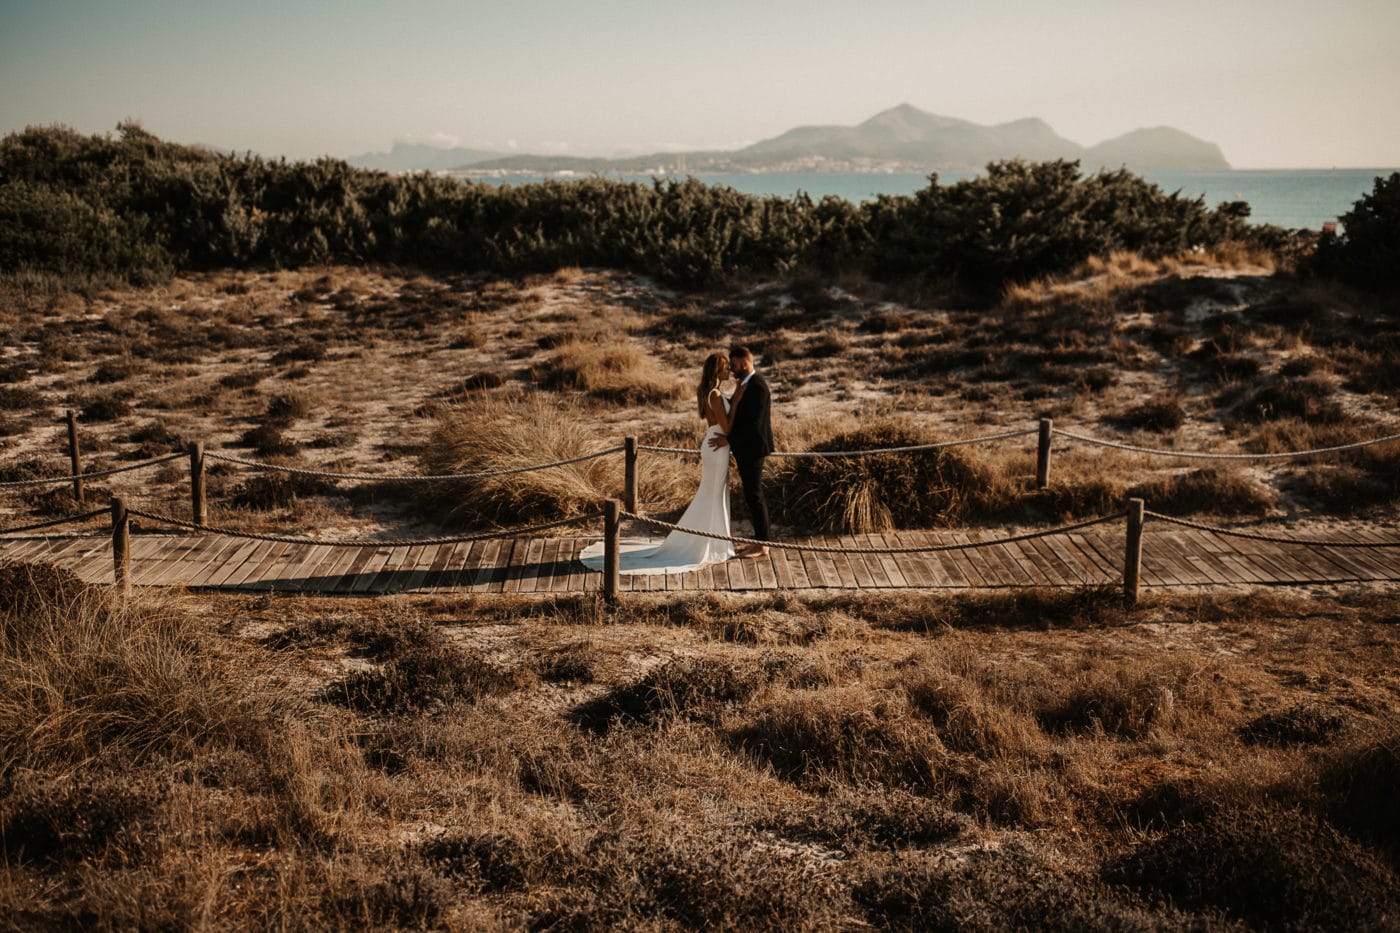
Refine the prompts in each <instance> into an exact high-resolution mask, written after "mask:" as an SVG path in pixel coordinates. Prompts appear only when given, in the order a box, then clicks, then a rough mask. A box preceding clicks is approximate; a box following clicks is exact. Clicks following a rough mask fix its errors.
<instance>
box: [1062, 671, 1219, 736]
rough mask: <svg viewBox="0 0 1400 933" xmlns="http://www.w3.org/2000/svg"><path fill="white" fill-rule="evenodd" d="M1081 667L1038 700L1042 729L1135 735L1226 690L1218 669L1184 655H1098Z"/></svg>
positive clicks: (1208, 705)
mask: <svg viewBox="0 0 1400 933" xmlns="http://www.w3.org/2000/svg"><path fill="white" fill-rule="evenodd" d="M1086 668H1087V669H1086V670H1084V671H1083V672H1081V673H1080V674H1078V675H1077V676H1075V677H1074V678H1072V679H1068V680H1066V681H1062V682H1060V683H1059V684H1056V685H1055V687H1054V691H1053V693H1052V695H1051V696H1049V697H1047V698H1046V699H1045V700H1043V701H1042V702H1041V705H1040V709H1039V710H1038V712H1037V718H1038V719H1039V720H1040V723H1041V725H1042V726H1044V727H1045V728H1046V729H1048V730H1050V731H1053V732H1057V733H1061V734H1081V735H1093V734H1100V733H1101V734H1106V735H1111V736H1116V737H1119V738H1129V739H1141V738H1144V737H1146V736H1148V735H1149V734H1151V733H1153V732H1156V731H1171V730H1173V729H1176V728H1178V727H1179V726H1181V725H1182V724H1183V723H1184V722H1185V721H1186V720H1187V718H1188V717H1189V716H1191V715H1192V714H1193V713H1201V712H1204V713H1209V712H1211V711H1213V710H1214V709H1215V708H1216V707H1217V706H1219V705H1222V704H1225V703H1226V702H1228V700H1229V698H1230V695H1231V689H1230V687H1229V685H1228V684H1227V683H1226V681H1225V676H1224V674H1223V673H1222V672H1221V671H1220V670H1217V669H1212V667H1211V666H1210V665H1208V664H1207V665H1202V664H1199V663H1193V662H1192V661H1191V660H1190V659H1176V658H1164V659H1161V660H1158V661H1147V662H1118V663H1113V662H1107V661H1100V662H1099V663H1096V664H1093V665H1086Z"/></svg>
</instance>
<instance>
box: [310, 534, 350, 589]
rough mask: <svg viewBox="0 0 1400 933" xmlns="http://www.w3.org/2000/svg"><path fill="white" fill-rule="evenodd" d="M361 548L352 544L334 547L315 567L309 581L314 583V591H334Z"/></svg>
mask: <svg viewBox="0 0 1400 933" xmlns="http://www.w3.org/2000/svg"><path fill="white" fill-rule="evenodd" d="M361 550H362V549H361V548H358V547H354V546H350V547H345V546H342V545H337V546H336V547H334V548H333V549H332V551H331V555H330V557H329V558H327V559H326V561H325V562H324V563H322V564H320V565H318V566H317V567H316V569H315V577H314V579H313V580H312V581H310V582H314V584H315V589H314V592H317V593H330V592H334V590H335V587H336V585H337V584H339V583H340V582H341V580H343V579H344V578H345V575H346V574H347V573H349V572H350V568H351V567H352V566H353V565H354V563H355V561H356V560H358V559H359V558H360V556H361V554H360V552H361Z"/></svg>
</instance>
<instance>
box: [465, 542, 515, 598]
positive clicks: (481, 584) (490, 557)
mask: <svg viewBox="0 0 1400 933" xmlns="http://www.w3.org/2000/svg"><path fill="white" fill-rule="evenodd" d="M509 544H510V542H509V541H508V540H506V539H504V538H492V539H491V540H489V541H487V542H485V547H484V548H483V549H482V551H481V561H480V563H478V564H477V565H476V571H475V572H474V573H473V574H472V576H471V583H469V584H466V586H467V587H468V588H469V589H472V590H476V591H479V592H483V593H490V592H493V590H492V587H493V586H494V587H495V590H494V592H497V593H499V592H500V591H501V589H500V581H498V580H492V576H493V575H494V574H495V572H496V567H497V565H498V564H499V563H500V560H501V552H502V551H505V552H506V557H507V558H509V556H510V550H509Z"/></svg>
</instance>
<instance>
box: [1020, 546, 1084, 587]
mask: <svg viewBox="0 0 1400 933" xmlns="http://www.w3.org/2000/svg"><path fill="white" fill-rule="evenodd" d="M1066 537H1067V536H1066V535H1054V536H1051V537H1048V538H1037V539H1036V540H1035V541H1033V542H1032V544H1034V545H1035V546H1036V547H1037V548H1039V549H1040V552H1041V554H1042V555H1044V557H1045V559H1046V560H1047V561H1050V562H1051V563H1052V565H1057V566H1059V567H1060V568H1061V573H1062V574H1063V576H1064V579H1065V581H1066V582H1067V583H1070V584H1072V585H1073V586H1089V585H1090V584H1092V583H1093V582H1094V580H1095V579H1096V578H1097V576H1098V574H1097V573H1095V571H1094V569H1093V567H1092V566H1091V565H1089V564H1086V563H1084V561H1083V560H1082V559H1081V558H1080V556H1079V552H1078V551H1076V550H1075V549H1074V546H1073V545H1071V544H1070V543H1069V542H1068V541H1067V540H1065V539H1066Z"/></svg>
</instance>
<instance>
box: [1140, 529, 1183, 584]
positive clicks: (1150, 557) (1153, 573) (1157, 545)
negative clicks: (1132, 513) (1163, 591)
mask: <svg viewBox="0 0 1400 933" xmlns="http://www.w3.org/2000/svg"><path fill="white" fill-rule="evenodd" d="M1181 552H1182V549H1181V547H1180V545H1179V544H1178V543H1177V542H1176V541H1175V539H1174V538H1173V537H1172V535H1171V534H1170V533H1169V532H1166V531H1164V529H1162V528H1160V527H1155V526H1153V525H1151V524H1150V523H1149V524H1148V525H1147V526H1146V527H1145V528H1143V532H1142V575H1141V579H1142V584H1143V585H1144V586H1180V585H1182V584H1183V583H1185V582H1186V580H1187V579H1189V574H1186V573H1185V572H1184V569H1185V568H1183V567H1181V566H1179V565H1180V564H1181V561H1180V555H1181Z"/></svg>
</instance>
